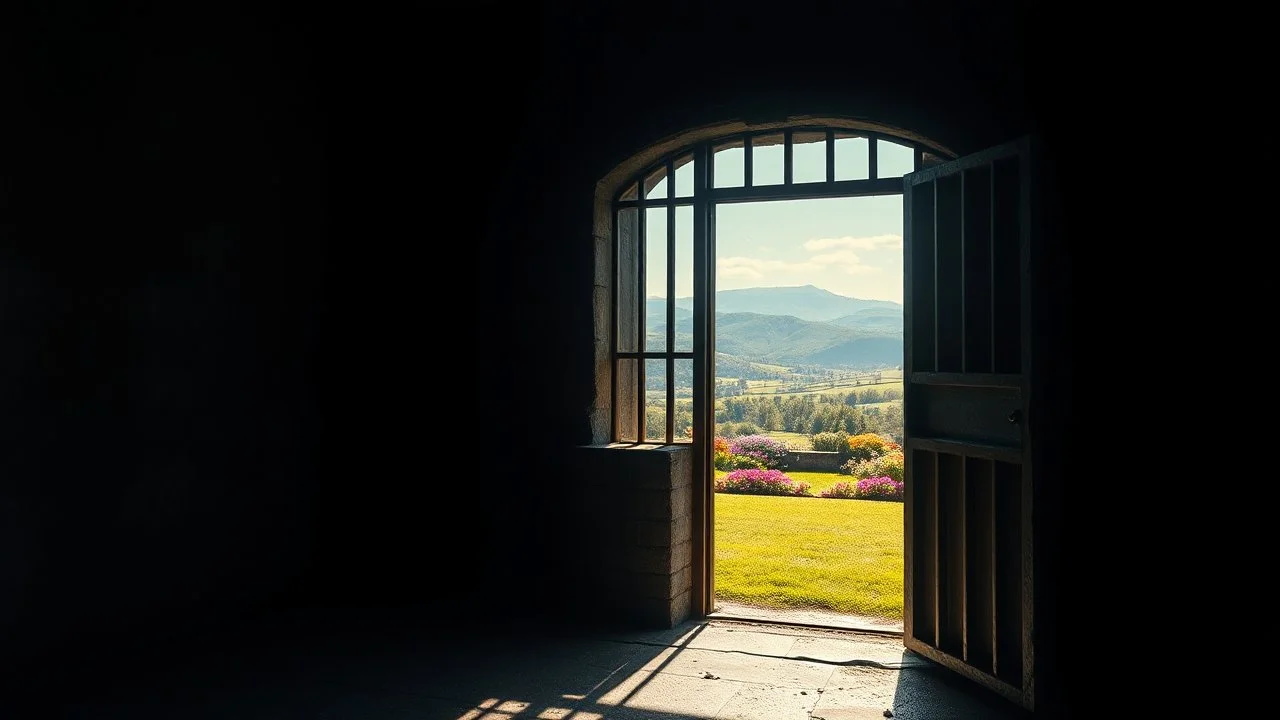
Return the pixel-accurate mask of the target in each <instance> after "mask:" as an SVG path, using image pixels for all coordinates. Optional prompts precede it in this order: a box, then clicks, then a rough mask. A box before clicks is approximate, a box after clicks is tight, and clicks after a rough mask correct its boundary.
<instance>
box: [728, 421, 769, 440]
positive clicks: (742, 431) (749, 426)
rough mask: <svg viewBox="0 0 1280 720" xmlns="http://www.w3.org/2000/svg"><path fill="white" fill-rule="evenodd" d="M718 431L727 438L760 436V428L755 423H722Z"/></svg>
mask: <svg viewBox="0 0 1280 720" xmlns="http://www.w3.org/2000/svg"><path fill="white" fill-rule="evenodd" d="M718 430H719V431H720V433H721V434H722V435H724V436H725V437H731V438H734V437H738V436H740V435H758V434H759V433H760V428H759V427H758V426H757V425H756V424H755V423H749V422H739V423H735V422H728V423H721V424H720V426H719V428H718Z"/></svg>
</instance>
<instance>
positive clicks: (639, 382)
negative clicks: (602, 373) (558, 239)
mask: <svg viewBox="0 0 1280 720" xmlns="http://www.w3.org/2000/svg"><path fill="white" fill-rule="evenodd" d="M637 195H638V196H639V197H638V199H637V202H638V203H639V205H637V206H636V207H637V208H638V209H637V211H636V214H637V215H638V218H637V220H636V228H637V234H638V235H639V237H638V238H636V248H637V250H636V252H637V253H638V256H639V258H640V262H638V263H636V293H637V294H638V295H639V296H640V300H639V302H638V303H636V313H637V314H638V315H639V316H640V317H639V318H638V322H637V323H636V334H637V335H638V336H639V337H638V338H637V342H638V347H639V348H640V349H641V350H644V349H645V348H646V347H647V343H648V340H649V329H648V328H646V327H645V319H646V316H647V315H648V314H649V313H648V312H647V311H646V310H647V308H648V298H647V297H646V296H645V288H646V287H648V285H647V280H646V278H645V266H646V265H647V264H648V263H646V262H645V259H646V258H647V257H648V252H649V248H648V237H646V236H647V235H648V229H647V228H646V227H645V224H646V220H647V218H646V217H645V216H646V215H647V214H648V213H647V212H646V210H645V197H644V196H645V195H646V192H645V186H644V176H643V175H641V176H640V192H639V193H637ZM644 388H645V378H644V361H643V360H641V361H639V362H637V363H636V387H635V392H636V403H635V405H636V416H637V417H636V442H644V439H645V436H646V435H648V431H649V429H648V428H647V427H645V417H646V415H648V413H646V412H645V407H644V398H645V395H644Z"/></svg>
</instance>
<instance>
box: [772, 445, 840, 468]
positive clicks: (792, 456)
mask: <svg viewBox="0 0 1280 720" xmlns="http://www.w3.org/2000/svg"><path fill="white" fill-rule="evenodd" d="M783 462H785V463H786V466H787V470H805V471H814V472H835V471H836V470H839V469H840V465H841V462H840V453H838V452H834V451H822V450H791V451H789V452H788V453H787V457H786V459H785V460H784V461H783Z"/></svg>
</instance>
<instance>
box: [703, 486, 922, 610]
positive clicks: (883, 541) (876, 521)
mask: <svg viewBox="0 0 1280 720" xmlns="http://www.w3.org/2000/svg"><path fill="white" fill-rule="evenodd" d="M717 474H719V473H717ZM787 474H788V475H790V476H791V477H793V478H795V479H797V480H805V481H807V482H809V483H811V484H813V486H814V494H815V495H816V494H817V493H819V492H821V490H822V487H827V486H829V485H830V484H834V483H835V482H838V481H840V480H842V479H843V480H848V479H849V478H848V476H845V475H838V474H836V473H787ZM816 476H822V477H823V478H824V479H823V480H822V483H825V484H823V485H822V486H821V487H820V486H819V482H817V480H816ZM902 509H903V505H902V503H896V502H880V501H873V500H829V499H822V498H796V497H763V496H756V495H730V494H727V493H719V494H717V495H716V505H715V592H716V597H717V598H720V599H723V600H729V601H733V602H740V603H744V604H749V605H756V606H761V607H771V608H810V609H825V610H831V611H835V612H842V613H850V614H855V615H867V616H874V617H883V618H892V619H897V620H900V619H901V618H902V599H903V535H902Z"/></svg>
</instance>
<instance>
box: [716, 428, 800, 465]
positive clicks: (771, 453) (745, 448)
mask: <svg viewBox="0 0 1280 720" xmlns="http://www.w3.org/2000/svg"><path fill="white" fill-rule="evenodd" d="M729 452H731V453H733V454H734V455H746V456H747V457H753V458H755V459H757V460H759V461H760V462H763V463H764V465H765V467H767V468H769V469H773V470H776V469H778V468H780V467H782V464H783V460H785V459H786V457H787V445H786V443H784V442H782V441H781V440H775V439H773V438H771V437H767V436H765V435H744V436H742V437H740V438H736V439H734V440H733V442H731V443H729Z"/></svg>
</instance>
